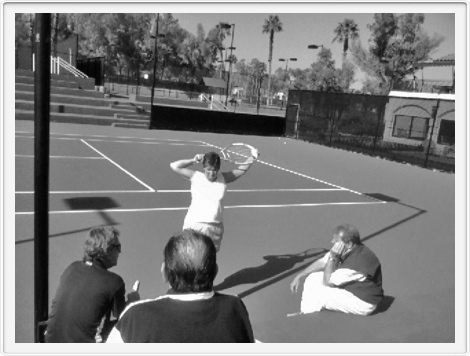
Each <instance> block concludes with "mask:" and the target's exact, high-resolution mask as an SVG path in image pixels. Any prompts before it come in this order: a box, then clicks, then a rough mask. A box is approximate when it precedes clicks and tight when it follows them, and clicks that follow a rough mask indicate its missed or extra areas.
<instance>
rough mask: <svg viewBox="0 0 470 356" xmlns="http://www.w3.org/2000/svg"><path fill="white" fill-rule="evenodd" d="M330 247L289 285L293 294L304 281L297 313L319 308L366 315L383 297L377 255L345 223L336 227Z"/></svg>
mask: <svg viewBox="0 0 470 356" xmlns="http://www.w3.org/2000/svg"><path fill="white" fill-rule="evenodd" d="M331 242H332V243H333V247H332V248H331V250H330V251H329V252H328V253H326V254H325V256H324V257H323V258H321V259H319V260H316V261H314V262H313V263H312V264H311V265H310V266H308V267H307V268H306V269H305V270H303V271H301V272H300V273H299V274H298V275H297V276H295V278H294V280H293V281H292V283H291V284H290V289H291V291H292V292H293V293H296V292H297V291H298V288H299V284H300V279H301V278H303V277H307V278H306V280H305V283H304V289H303V293H302V301H301V303H300V313H294V314H288V316H293V315H297V314H307V313H313V312H318V311H320V310H322V309H328V310H335V311H340V312H344V313H351V314H358V315H369V314H371V313H373V312H374V311H375V310H376V308H377V306H378V304H379V303H380V302H381V301H382V299H383V295H384V294H383V289H382V267H381V264H380V261H379V259H378V258H377V256H376V255H375V254H374V253H373V252H372V251H371V250H370V249H369V248H368V247H366V246H365V245H364V244H362V242H361V238H360V235H359V231H358V230H357V228H356V227H354V226H352V225H349V224H342V225H339V226H337V227H336V228H335V229H334V232H333V240H332V241H331Z"/></svg>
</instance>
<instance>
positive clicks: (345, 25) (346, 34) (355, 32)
mask: <svg viewBox="0 0 470 356" xmlns="http://www.w3.org/2000/svg"><path fill="white" fill-rule="evenodd" d="M334 33H335V34H336V36H335V38H334V39H333V41H332V42H335V41H338V42H339V43H342V44H343V62H342V65H343V66H344V62H345V61H346V55H347V53H348V49H349V40H350V39H351V40H353V39H355V38H358V37H359V29H358V28H357V24H356V23H355V22H354V20H351V19H344V21H343V22H340V23H338V26H337V27H336V28H335V29H334Z"/></svg>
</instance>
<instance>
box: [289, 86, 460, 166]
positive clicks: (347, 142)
mask: <svg viewBox="0 0 470 356" xmlns="http://www.w3.org/2000/svg"><path fill="white" fill-rule="evenodd" d="M454 111H455V109H454V102H453V101H449V100H447V101H446V100H440V99H439V100H436V99H429V98H428V99H423V98H419V99H418V98H406V97H403V98H402V97H400V98H398V97H391V96H376V95H361V94H347V93H327V92H315V91H306V90H291V91H289V100H288V104H287V108H286V132H285V135H286V136H288V137H292V138H296V139H299V140H304V141H309V142H315V143H319V144H323V145H328V146H332V147H337V148H343V149H348V150H352V151H356V152H362V153H366V154H371V155H375V156H380V157H383V158H387V159H392V160H395V161H400V162H408V163H412V164H415V165H420V166H424V167H429V168H437V169H440V170H445V171H451V172H453V171H455V153H454V135H453V128H454V127H455V125H454V122H455V118H454ZM429 137H431V138H432V139H431V140H429Z"/></svg>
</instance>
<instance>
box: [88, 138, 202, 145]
mask: <svg viewBox="0 0 470 356" xmlns="http://www.w3.org/2000/svg"><path fill="white" fill-rule="evenodd" d="M87 141H99V142H119V143H139V144H144V145H167V146H189V145H192V146H203V147H205V146H206V145H204V144H201V143H199V144H196V143H189V144H188V143H168V142H141V141H124V140H102V139H97V138H89V139H87Z"/></svg>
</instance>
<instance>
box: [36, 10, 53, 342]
mask: <svg viewBox="0 0 470 356" xmlns="http://www.w3.org/2000/svg"><path fill="white" fill-rule="evenodd" d="M35 23H36V27H35V34H34V46H35V49H36V50H35V53H36V56H35V72H34V332H35V342H39V339H40V335H39V332H38V324H39V322H41V321H45V320H47V314H48V301H49V293H48V292H49V108H50V82H51V68H50V56H51V14H36V21H35Z"/></svg>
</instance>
